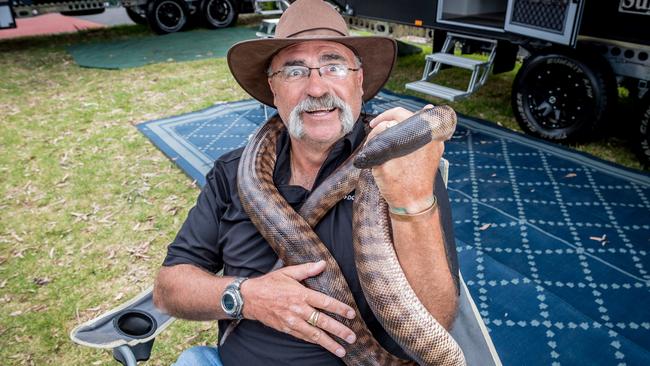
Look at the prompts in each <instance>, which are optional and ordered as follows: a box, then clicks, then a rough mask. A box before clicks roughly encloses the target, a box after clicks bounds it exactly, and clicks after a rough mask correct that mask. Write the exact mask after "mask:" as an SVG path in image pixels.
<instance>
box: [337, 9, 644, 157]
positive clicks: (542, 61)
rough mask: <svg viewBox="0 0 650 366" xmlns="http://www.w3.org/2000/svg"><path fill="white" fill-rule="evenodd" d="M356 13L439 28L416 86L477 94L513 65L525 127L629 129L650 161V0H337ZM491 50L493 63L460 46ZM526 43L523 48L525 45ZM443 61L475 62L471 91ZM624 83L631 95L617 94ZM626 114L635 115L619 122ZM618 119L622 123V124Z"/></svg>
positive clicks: (442, 93)
mask: <svg viewBox="0 0 650 366" xmlns="http://www.w3.org/2000/svg"><path fill="white" fill-rule="evenodd" d="M336 3H337V4H338V5H339V7H341V9H345V12H346V13H347V14H349V15H351V16H352V17H360V18H367V19H372V20H374V21H383V22H393V23H401V24H409V25H413V26H418V27H424V28H431V29H433V30H434V37H433V49H434V53H432V54H430V55H427V56H426V64H425V70H424V72H423V75H422V78H421V79H420V80H418V81H415V82H412V83H409V84H407V85H406V87H407V88H408V89H411V90H415V91H418V92H421V93H425V94H429V95H433V96H436V97H440V98H443V99H447V100H452V101H453V100H456V99H460V98H465V97H468V96H470V95H471V94H472V93H473V92H475V91H476V90H477V89H478V88H479V87H480V86H481V85H483V83H485V82H486V79H487V74H488V73H489V72H491V73H498V72H504V71H509V70H512V69H513V67H514V65H515V60H516V58H517V57H520V58H521V57H522V56H523V58H524V60H523V65H522V67H521V68H520V69H519V71H518V72H517V75H516V77H515V81H514V83H513V89H512V107H513V112H514V115H515V118H516V119H517V121H518V122H519V124H520V126H521V127H522V128H523V129H524V131H526V132H527V133H530V134H532V135H535V136H538V137H541V138H545V139H548V140H559V141H575V140H585V139H588V138H592V137H594V136H596V135H603V134H606V133H611V132H612V129H619V130H620V129H627V130H629V131H631V132H629V133H628V135H629V136H632V137H633V138H635V142H634V143H635V145H636V148H637V150H638V151H639V153H640V156H641V158H642V160H643V161H644V162H645V163H647V164H650V126H649V123H650V122H649V119H650V92H648V89H649V83H650V60H649V58H648V56H649V54H650V0H607V1H599V0H414V1H409V2H408V3H404V4H397V3H395V2H391V1H387V0H380V1H370V0H366V1H364V0H347V1H345V0H339V1H336ZM459 45H460V46H461V47H460V50H461V51H462V52H463V53H465V52H471V51H477V50H482V51H487V52H488V54H489V56H488V60H487V61H485V62H477V61H475V60H471V59H468V58H464V57H462V55H460V56H459V55H457V54H456V55H454V50H456V49H457V47H458V46H459ZM518 50H519V51H518ZM441 66H452V67H462V68H466V69H470V70H472V76H471V78H470V82H469V85H468V87H467V90H455V89H451V88H448V87H445V86H442V85H438V84H435V83H434V82H432V81H431V80H432V79H433V78H434V77H435V75H436V74H437V73H438V72H439V71H440V70H441V69H442V67H441ZM618 87H624V88H625V89H627V91H628V94H629V97H628V100H626V102H625V103H619V92H618ZM621 116H625V119H626V120H628V121H629V122H628V123H627V125H621V123H620V122H618V121H620V120H621V119H623V118H620V117H621ZM614 122H617V124H616V125H614Z"/></svg>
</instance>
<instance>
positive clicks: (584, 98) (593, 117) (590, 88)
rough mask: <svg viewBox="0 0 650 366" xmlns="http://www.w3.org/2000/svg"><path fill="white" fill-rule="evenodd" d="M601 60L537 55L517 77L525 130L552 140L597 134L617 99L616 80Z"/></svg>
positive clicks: (517, 108)
mask: <svg viewBox="0 0 650 366" xmlns="http://www.w3.org/2000/svg"><path fill="white" fill-rule="evenodd" d="M598 60H599V59H597V58H593V59H592V60H591V61H589V64H587V62H584V61H582V60H580V59H578V58H577V57H571V56H568V55H564V54H541V55H533V56H531V57H530V58H529V59H528V60H526V62H525V63H524V65H523V66H522V67H521V69H520V70H519V72H518V73H517V76H516V77H515V80H514V83H513V88H512V109H513V113H514V115H515V118H516V119H517V122H519V125H520V126H521V128H522V129H523V130H524V131H526V132H527V133H529V134H532V135H535V136H538V137H541V138H543V139H547V140H564V141H567V140H569V141H575V140H583V139H586V138H588V137H592V136H593V135H594V134H596V132H598V130H599V129H600V128H601V126H602V125H603V123H604V122H605V119H606V117H607V113H608V112H609V109H610V107H611V106H612V105H613V104H614V103H615V101H616V82H615V80H614V78H613V75H612V74H611V73H608V72H609V70H607V69H606V68H605V67H604V66H603V64H601V63H600V62H598Z"/></svg>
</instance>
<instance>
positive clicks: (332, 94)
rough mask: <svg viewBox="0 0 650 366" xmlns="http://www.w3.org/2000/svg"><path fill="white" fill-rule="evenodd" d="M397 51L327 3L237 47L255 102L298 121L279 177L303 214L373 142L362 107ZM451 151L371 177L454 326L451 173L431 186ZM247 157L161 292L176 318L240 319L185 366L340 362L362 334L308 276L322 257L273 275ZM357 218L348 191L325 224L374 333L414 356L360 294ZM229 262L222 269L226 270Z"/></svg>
mask: <svg viewBox="0 0 650 366" xmlns="http://www.w3.org/2000/svg"><path fill="white" fill-rule="evenodd" d="M395 52H396V45H395V42H394V41H393V40H391V39H389V38H384V37H351V36H349V35H348V30H347V26H346V24H345V21H344V20H343V18H342V17H341V16H340V15H339V14H338V13H337V12H336V11H335V10H334V9H333V8H332V7H331V6H329V5H328V4H326V3H324V2H323V1H321V0H298V1H296V2H295V3H294V4H293V5H291V6H290V7H289V9H288V10H287V11H286V12H285V13H284V14H283V16H282V18H281V19H280V22H279V23H278V26H277V30H276V37H275V38H273V39H263V40H251V41H245V42H241V43H238V44H236V45H234V46H233V47H232V48H231V50H230V52H229V54H228V64H229V66H230V69H231V72H232V73H233V75H234V77H235V79H236V80H237V81H238V82H239V84H240V85H241V86H242V87H243V88H244V89H245V90H246V91H247V92H248V93H249V94H251V95H252V96H253V97H255V98H256V99H258V100H259V101H261V102H263V103H265V104H267V105H271V106H275V108H277V110H278V114H279V116H280V118H281V119H282V121H283V123H284V124H285V126H286V127H287V131H286V132H285V133H284V134H283V135H281V136H280V138H279V141H278V155H277V163H276V167H275V171H274V177H273V179H274V182H275V184H276V186H277V188H278V190H279V191H280V193H281V194H282V195H283V196H284V198H285V199H286V200H287V202H288V203H289V204H290V205H291V206H292V207H294V209H298V208H299V207H300V205H301V204H302V203H303V202H304V201H305V200H306V198H307V197H308V196H309V194H310V192H311V190H312V189H314V188H315V187H316V186H318V185H319V184H320V183H321V182H322V181H323V180H324V179H325V178H327V176H328V175H329V174H330V173H331V172H332V171H333V170H334V169H335V168H336V167H337V166H338V165H339V164H340V163H342V162H343V161H344V160H345V159H346V158H347V157H348V156H349V155H350V154H351V152H352V151H353V150H354V149H355V148H356V147H357V146H359V145H360V144H361V143H362V142H363V139H364V137H365V132H364V123H363V122H362V117H363V116H361V109H362V104H363V102H364V101H367V100H369V99H370V98H372V97H373V96H374V95H375V94H376V93H377V92H378V91H379V89H380V88H381V87H382V86H383V84H384V83H385V82H386V80H387V79H388V76H389V74H390V71H391V70H392V66H393V63H394V60H395ZM264 75H266V77H265V76H264ZM265 79H266V80H265ZM411 115H412V113H411V112H409V111H406V110H404V109H392V110H389V111H386V112H384V113H382V114H381V115H379V116H377V117H376V118H375V119H374V120H372V121H371V122H370V127H371V128H372V131H371V132H370V134H369V136H368V138H372V137H373V136H374V135H376V134H377V133H378V132H380V131H383V130H384V129H386V128H388V127H390V126H391V125H393V124H395V123H398V122H400V121H403V120H404V119H406V118H408V117H409V116H411ZM442 152H443V145H442V143H437V142H434V143H430V144H429V145H427V146H425V147H423V148H421V149H419V150H418V151H416V152H414V153H412V154H409V155H407V156H405V157H402V158H398V159H394V160H392V161H389V162H387V163H385V164H383V165H382V166H378V167H376V168H374V169H373V174H374V176H375V180H376V181H377V184H378V186H379V188H380V191H381V193H382V195H383V197H384V198H385V199H386V201H387V203H388V204H389V207H390V210H391V216H392V217H393V218H394V219H393V220H392V224H391V225H392V229H393V233H394V242H395V248H396V251H397V254H398V257H399V260H400V263H401V264H402V267H403V269H404V272H405V274H406V276H407V279H408V280H409V283H410V284H411V286H412V287H413V289H414V290H415V292H416V294H418V297H419V298H420V299H421V301H422V303H423V304H424V305H425V306H426V307H427V309H428V310H429V311H430V312H431V313H432V314H433V315H434V316H435V317H436V319H438V321H439V322H440V323H441V324H442V325H443V326H445V327H447V328H448V327H449V326H450V325H451V322H452V320H453V317H454V313H455V307H456V299H457V294H458V277H457V276H458V274H457V273H458V267H457V261H456V252H455V248H454V246H453V233H452V230H451V216H450V211H449V202H448V197H447V195H446V191H445V189H444V186H443V184H442V182H441V179H440V178H439V176H438V177H437V178H435V186H436V189H435V196H434V191H433V187H434V177H436V172H437V168H438V163H439V160H440V156H441V155H442ZM240 156H241V149H240V150H235V151H233V152H231V153H228V154H226V155H224V156H223V157H221V158H220V159H218V160H217V161H216V162H215V165H214V167H213V169H212V170H211V171H210V172H209V173H208V175H207V183H206V186H205V187H204V188H203V190H202V192H201V194H200V196H199V198H198V201H197V204H196V206H195V207H194V208H193V209H192V210H191V211H190V213H189V215H188V218H187V220H186V221H185V223H184V225H183V227H182V228H181V230H180V232H179V233H178V235H177V237H176V239H175V240H174V242H173V243H172V244H171V245H170V246H169V249H168V254H167V258H166V259H165V262H164V264H163V267H162V268H161V270H160V272H159V274H158V277H157V279H156V286H155V289H154V300H155V303H156V305H157V306H158V307H159V308H161V309H163V310H164V311H166V312H169V313H170V314H172V315H173V316H176V317H180V318H186V319H193V320H213V319H218V320H219V330H220V337H221V338H222V337H223V336H224V331H225V330H226V328H228V325H229V324H230V323H231V321H232V319H242V320H241V322H240V323H239V324H238V326H237V327H236V328H234V331H232V332H231V333H230V334H229V335H228V337H227V339H226V340H225V342H223V343H222V344H221V346H220V347H219V349H218V351H217V349H216V348H207V347H203V348H193V349H190V350H189V351H186V352H185V353H184V354H183V355H182V356H181V357H180V358H179V361H178V363H177V364H178V365H180V364H199V363H206V364H214V365H220V364H221V363H220V362H223V364H224V365H258V364H264V365H267V364H272V365H276V364H295V365H332V364H342V362H341V360H340V357H343V356H344V355H345V349H344V347H343V346H342V345H340V344H338V343H337V342H336V341H335V340H334V337H333V336H337V337H339V338H341V339H344V340H346V341H347V342H349V343H353V342H354V341H355V340H356V335H355V334H354V333H353V332H352V331H351V330H350V329H349V328H347V327H346V326H345V325H343V324H342V323H339V322H338V321H336V320H334V319H333V318H332V317H330V316H328V315H327V313H334V314H338V315H340V316H343V317H348V318H351V317H354V316H355V314H354V311H353V309H352V308H351V307H350V306H348V305H346V304H343V303H341V302H339V301H338V300H336V299H333V298H330V297H327V296H326V295H324V294H321V293H319V292H316V291H313V290H310V289H308V288H306V287H305V286H304V285H303V284H302V283H301V281H303V280H304V279H306V278H308V277H312V276H317V275H318V274H319V273H320V272H321V271H323V269H324V263H323V262H317V263H305V264H302V265H296V266H288V267H284V268H281V269H277V270H272V269H273V266H274V264H275V262H276V260H277V256H276V255H275V253H274V252H273V250H272V249H271V248H270V246H269V245H268V244H267V242H266V241H265V240H264V239H263V238H262V237H261V235H260V234H259V233H258V231H257V229H256V228H255V226H254V225H253V224H252V223H251V221H250V219H249V217H248V215H247V214H246V212H245V211H244V209H243V208H242V205H241V202H240V201H239V197H238V193H237V166H238V164H239V158H240ZM351 197H352V196H350V198H351ZM435 197H437V200H438V204H436V203H435V202H436V200H435ZM351 222H352V200H351V199H344V200H342V201H341V202H339V203H338V204H337V205H336V206H335V207H334V208H332V210H330V212H329V213H328V214H327V215H326V216H325V217H324V218H323V219H322V220H321V222H320V223H319V224H318V225H317V226H316V227H315V228H314V230H315V232H316V233H317V235H318V236H319V237H320V238H321V240H322V241H323V242H324V244H325V245H326V246H327V247H328V249H329V251H330V252H331V253H332V255H333V257H334V258H335V259H336V261H337V262H338V263H339V266H340V267H341V269H342V272H343V274H344V276H345V278H346V280H347V282H348V284H349V286H350V289H351V290H352V292H353V295H354V298H355V301H356V303H357V306H358V308H359V310H360V313H361V316H362V317H363V319H364V321H365V322H366V324H367V325H368V327H369V328H370V330H371V331H372V332H373V334H374V336H375V338H376V339H377V340H378V341H379V342H380V343H381V344H382V346H383V347H384V348H385V349H386V350H388V351H389V352H392V353H394V354H396V355H398V356H400V357H402V358H408V357H407V356H406V355H405V354H404V352H403V351H402V350H401V349H400V347H399V346H398V345H397V344H396V343H395V342H394V341H393V340H392V339H390V337H389V336H388V335H387V334H386V332H385V331H384V330H383V328H382V327H381V325H380V324H379V323H378V321H377V320H376V318H375V317H374V315H373V314H372V312H371V311H370V309H369V308H368V305H367V303H366V300H365V297H364V295H363V293H362V291H361V289H360V285H359V280H358V278H357V274H356V268H355V266H354V259H353V258H354V254H353V249H352V234H351V232H352V226H351V225H352V223H351ZM441 222H442V223H443V224H441ZM443 227H444V230H443ZM445 243H446V244H447V245H446V246H447V247H445ZM221 269H223V271H224V273H223V277H220V276H216V275H214V273H216V272H217V271H219V270H221ZM220 301H222V302H223V305H221V304H220ZM241 302H243V307H242V306H239V305H240V303H241Z"/></svg>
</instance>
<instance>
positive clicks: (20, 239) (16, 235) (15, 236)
mask: <svg viewBox="0 0 650 366" xmlns="http://www.w3.org/2000/svg"><path fill="white" fill-rule="evenodd" d="M9 234H10V235H11V237H12V238H14V239H16V241H17V242H19V243H22V242H23V238H21V237H20V236H18V234H16V233H15V232H13V231H12V232H10V233H9Z"/></svg>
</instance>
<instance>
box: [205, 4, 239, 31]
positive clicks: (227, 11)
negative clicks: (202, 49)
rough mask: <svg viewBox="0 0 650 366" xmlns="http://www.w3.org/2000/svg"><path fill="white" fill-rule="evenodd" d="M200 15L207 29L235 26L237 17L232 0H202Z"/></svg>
mask: <svg viewBox="0 0 650 366" xmlns="http://www.w3.org/2000/svg"><path fill="white" fill-rule="evenodd" d="M201 15H202V16H203V20H204V21H205V25H206V26H207V27H208V28H212V29H217V28H226V27H230V26H231V25H233V24H235V22H236V21H237V16H238V15H239V13H238V11H237V8H236V7H235V3H234V1H233V0H203V1H202V2H201Z"/></svg>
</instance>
